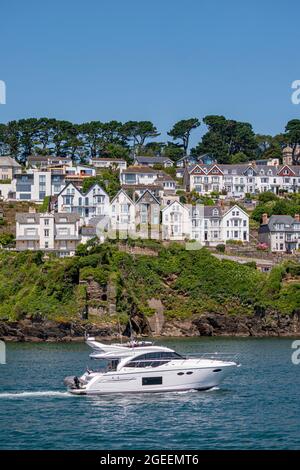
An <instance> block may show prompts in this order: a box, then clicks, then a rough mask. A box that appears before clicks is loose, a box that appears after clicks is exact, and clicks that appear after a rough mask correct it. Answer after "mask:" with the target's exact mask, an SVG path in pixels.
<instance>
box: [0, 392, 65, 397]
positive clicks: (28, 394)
mask: <svg viewBox="0 0 300 470" xmlns="http://www.w3.org/2000/svg"><path fill="white" fill-rule="evenodd" d="M70 396H71V394H70V393H69V392H55V391H51V390H47V391H40V392H26V391H24V392H12V393H0V398H32V397H37V398H38V397H70Z"/></svg>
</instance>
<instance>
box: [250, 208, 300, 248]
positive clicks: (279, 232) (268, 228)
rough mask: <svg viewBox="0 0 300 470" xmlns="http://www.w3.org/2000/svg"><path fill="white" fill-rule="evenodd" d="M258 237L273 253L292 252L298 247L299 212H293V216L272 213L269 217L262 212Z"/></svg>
mask: <svg viewBox="0 0 300 470" xmlns="http://www.w3.org/2000/svg"><path fill="white" fill-rule="evenodd" d="M258 237H259V240H260V242H262V243H266V244H267V245H268V246H269V248H270V250H271V251H272V252H274V253H285V252H287V253H293V252H294V251H295V250H297V249H299V248H300V217H299V214H295V217H291V216H290V215H272V216H271V217H270V219H268V215H267V214H263V220H262V224H261V226H260V228H259V232H258Z"/></svg>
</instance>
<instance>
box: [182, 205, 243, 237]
mask: <svg viewBox="0 0 300 470" xmlns="http://www.w3.org/2000/svg"><path fill="white" fill-rule="evenodd" d="M191 221H192V227H191V235H190V238H191V239H192V240H196V241H197V242H200V243H202V244H204V245H209V246H215V245H218V244H222V243H226V242H227V241H229V240H234V241H236V242H242V243H247V242H249V216H248V214H247V213H246V212H245V211H244V210H242V209H241V208H240V207H239V206H237V205H235V206H233V207H230V209H228V210H224V209H223V208H222V207H221V206H200V205H198V206H193V207H191Z"/></svg>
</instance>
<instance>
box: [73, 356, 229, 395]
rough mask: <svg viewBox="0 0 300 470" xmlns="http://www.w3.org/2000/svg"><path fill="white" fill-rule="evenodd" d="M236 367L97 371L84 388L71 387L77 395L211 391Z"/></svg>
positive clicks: (225, 365) (227, 365)
mask: <svg viewBox="0 0 300 470" xmlns="http://www.w3.org/2000/svg"><path fill="white" fill-rule="evenodd" d="M236 367H237V364H236V363H234V362H232V363H227V364H220V363H218V365H214V366H213V367H201V368H200V367H199V368H192V367H191V368H178V369H177V368H173V369H172V370H170V369H168V370H162V369H163V368H154V370H153V368H152V370H146V369H145V370H143V371H141V370H138V371H137V370H135V371H130V372H127V371H126V372H125V371H124V372H122V373H118V372H111V373H105V374H95V377H93V378H91V380H89V381H88V382H87V384H86V385H84V386H83V387H82V388H70V389H69V391H70V392H71V393H72V394H74V395H102V394H115V393H154V392H176V391H186V390H208V389H211V388H213V387H217V386H219V385H220V383H221V382H222V381H223V380H224V379H225V377H227V376H228V374H230V372H232V370H233V369H235V368H236Z"/></svg>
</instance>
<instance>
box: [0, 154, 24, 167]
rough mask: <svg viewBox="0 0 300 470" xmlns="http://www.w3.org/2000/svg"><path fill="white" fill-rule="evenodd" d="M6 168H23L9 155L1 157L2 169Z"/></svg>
mask: <svg viewBox="0 0 300 470" xmlns="http://www.w3.org/2000/svg"><path fill="white" fill-rule="evenodd" d="M5 166H9V167H14V168H21V165H20V163H18V162H17V161H16V160H15V159H14V158H12V157H10V156H9V155H3V156H0V167H5Z"/></svg>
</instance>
